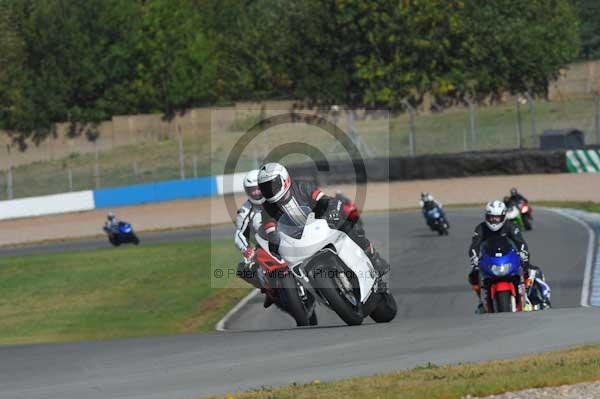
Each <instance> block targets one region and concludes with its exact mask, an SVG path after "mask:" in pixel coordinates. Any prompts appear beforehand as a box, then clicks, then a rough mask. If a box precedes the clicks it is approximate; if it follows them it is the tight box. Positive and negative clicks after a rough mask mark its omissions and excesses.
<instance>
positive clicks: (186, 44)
mask: <svg viewBox="0 0 600 399" xmlns="http://www.w3.org/2000/svg"><path fill="white" fill-rule="evenodd" d="M141 25H142V26H141V40H140V42H139V43H138V47H137V49H138V50H139V52H140V54H142V57H141V60H140V61H139V62H138V64H137V68H136V79H135V82H134V86H135V88H136V89H137V95H138V96H139V99H140V106H141V107H140V108H149V107H152V106H156V109H159V110H160V111H161V112H162V113H163V114H164V115H165V117H166V118H167V119H171V118H172V117H173V116H174V115H175V112H177V111H184V110H186V109H188V108H190V107H192V106H197V105H205V104H210V103H211V102H213V101H214V100H215V94H214V79H215V64H214V62H213V61H212V60H211V58H210V55H211V47H210V45H209V42H208V40H207V38H206V35H205V34H204V31H203V29H202V19H201V18H200V10H198V9H197V8H196V7H195V6H194V5H193V3H191V2H190V1H189V0H154V1H149V2H146V3H145V4H144V5H143V9H142V14H141Z"/></svg>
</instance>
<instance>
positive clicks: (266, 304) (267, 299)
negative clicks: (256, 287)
mask: <svg viewBox="0 0 600 399" xmlns="http://www.w3.org/2000/svg"><path fill="white" fill-rule="evenodd" d="M260 292H262V293H263V294H265V301H264V302H263V307H264V308H265V309H267V308H268V307H270V306H271V305H272V304H273V303H274V302H273V299H272V298H271V295H269V294H267V291H266V290H265V289H264V288H261V289H260Z"/></svg>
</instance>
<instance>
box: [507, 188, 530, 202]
mask: <svg viewBox="0 0 600 399" xmlns="http://www.w3.org/2000/svg"><path fill="white" fill-rule="evenodd" d="M521 201H524V202H529V201H527V198H525V197H524V196H523V195H522V194H521V193H519V191H518V190H517V189H516V188H514V187H513V188H511V189H510V197H508V203H509V204H518V203H519V202H521Z"/></svg>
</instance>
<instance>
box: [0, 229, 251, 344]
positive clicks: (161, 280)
mask: <svg viewBox="0 0 600 399" xmlns="http://www.w3.org/2000/svg"><path fill="white" fill-rule="evenodd" d="M211 245H212V246H211ZM235 259H237V254H236V250H235V248H234V247H233V245H232V244H231V242H230V240H216V241H212V242H210V241H207V240H203V241H194V242H185V243H176V244H160V245H141V246H139V247H134V246H127V247H120V248H115V249H102V250H96V251H89V252H77V253H69V254H62V253H61V254H45V255H29V256H20V257H7V258H3V262H2V267H0V292H1V293H2V295H1V297H0V344H26V343H39V342H63V341H78V340H97V339H111V338H122V337H134V336H149V335H163V334H177V333H186V332H204V331H211V330H212V329H213V327H214V324H215V323H216V322H217V321H218V320H219V319H220V318H221V317H222V316H223V315H224V314H225V313H226V312H227V311H228V310H229V309H230V308H231V307H232V306H233V305H234V304H235V303H236V302H237V301H238V300H239V299H240V298H242V297H243V296H244V295H246V294H247V293H248V292H249V287H248V286H247V285H244V284H243V283H242V282H241V281H240V282H239V283H238V282H236V281H234V279H231V278H229V279H228V277H227V276H224V278H223V280H220V281H219V285H221V286H223V287H225V288H222V289H218V288H214V287H212V286H211V264H213V265H224V264H225V265H229V264H231V263H233V262H234V261H235Z"/></svg>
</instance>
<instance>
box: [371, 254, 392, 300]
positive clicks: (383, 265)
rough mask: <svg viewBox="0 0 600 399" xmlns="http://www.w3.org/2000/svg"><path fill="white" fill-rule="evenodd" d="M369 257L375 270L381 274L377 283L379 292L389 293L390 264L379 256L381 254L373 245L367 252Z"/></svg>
mask: <svg viewBox="0 0 600 399" xmlns="http://www.w3.org/2000/svg"><path fill="white" fill-rule="evenodd" d="M366 254H367V256H368V257H369V259H370V260H371V263H372V264H373V268H374V269H375V271H376V272H377V273H378V274H379V279H378V282H377V291H378V292H387V291H388V285H389V284H388V283H389V275H388V273H389V271H390V264H389V263H387V262H386V260H385V259H383V258H382V257H381V255H379V252H377V251H375V249H374V248H373V245H369V248H368V249H367V251H366Z"/></svg>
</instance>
